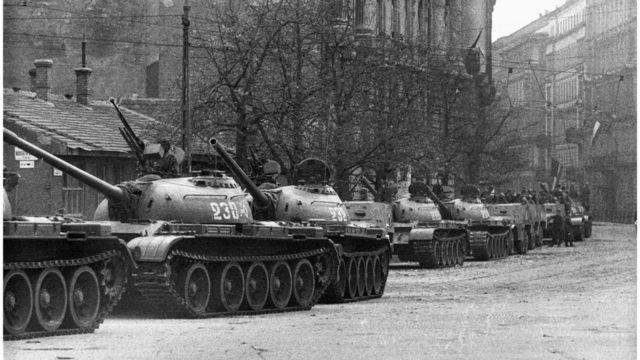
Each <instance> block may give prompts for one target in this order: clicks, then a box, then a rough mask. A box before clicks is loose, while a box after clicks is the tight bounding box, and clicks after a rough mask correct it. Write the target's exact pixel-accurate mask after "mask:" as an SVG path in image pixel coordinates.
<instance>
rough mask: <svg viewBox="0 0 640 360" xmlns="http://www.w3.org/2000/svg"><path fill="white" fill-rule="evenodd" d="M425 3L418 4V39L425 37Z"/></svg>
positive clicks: (421, 1)
mask: <svg viewBox="0 0 640 360" xmlns="http://www.w3.org/2000/svg"><path fill="white" fill-rule="evenodd" d="M424 2H425V0H420V2H418V37H422V36H425V35H426V33H425V16H424V15H425V14H424V12H425V7H424Z"/></svg>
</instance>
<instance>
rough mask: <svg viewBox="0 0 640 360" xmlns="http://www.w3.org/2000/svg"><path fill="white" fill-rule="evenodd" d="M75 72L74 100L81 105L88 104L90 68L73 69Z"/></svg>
mask: <svg viewBox="0 0 640 360" xmlns="http://www.w3.org/2000/svg"><path fill="white" fill-rule="evenodd" d="M74 71H75V72H76V101H77V102H78V103H79V104H82V105H88V104H89V75H91V72H92V71H93V70H91V69H90V68H88V67H81V68H77V69H74Z"/></svg>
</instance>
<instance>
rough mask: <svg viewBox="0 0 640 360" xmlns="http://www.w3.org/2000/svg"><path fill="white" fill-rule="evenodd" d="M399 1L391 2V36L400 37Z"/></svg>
mask: <svg viewBox="0 0 640 360" xmlns="http://www.w3.org/2000/svg"><path fill="white" fill-rule="evenodd" d="M398 1H399V0H391V8H392V9H391V36H392V37H394V38H398V37H400V7H399V4H398Z"/></svg>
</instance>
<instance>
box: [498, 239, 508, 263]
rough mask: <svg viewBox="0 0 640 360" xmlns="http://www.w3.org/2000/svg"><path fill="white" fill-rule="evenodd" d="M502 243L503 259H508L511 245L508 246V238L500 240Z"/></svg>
mask: <svg viewBox="0 0 640 360" xmlns="http://www.w3.org/2000/svg"><path fill="white" fill-rule="evenodd" d="M500 243H501V244H502V245H501V246H502V257H503V258H506V257H507V256H509V244H508V241H507V238H506V237H503V238H502V239H501V240H500Z"/></svg>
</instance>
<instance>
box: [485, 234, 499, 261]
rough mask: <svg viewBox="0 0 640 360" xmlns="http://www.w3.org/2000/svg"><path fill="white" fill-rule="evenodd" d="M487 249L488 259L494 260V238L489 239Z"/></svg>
mask: <svg viewBox="0 0 640 360" xmlns="http://www.w3.org/2000/svg"><path fill="white" fill-rule="evenodd" d="M487 246H488V247H489V259H495V258H496V257H497V256H496V238H495V237H494V236H490V237H489V242H488V243H487Z"/></svg>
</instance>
